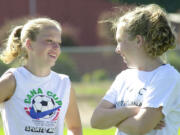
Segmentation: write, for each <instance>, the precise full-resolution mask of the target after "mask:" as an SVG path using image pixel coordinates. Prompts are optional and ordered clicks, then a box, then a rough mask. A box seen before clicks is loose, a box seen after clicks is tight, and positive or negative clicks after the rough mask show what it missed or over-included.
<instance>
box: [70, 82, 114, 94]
mask: <svg viewBox="0 0 180 135" xmlns="http://www.w3.org/2000/svg"><path fill="white" fill-rule="evenodd" d="M111 84H112V81H102V82H83V83H82V82H80V83H79V82H77V83H76V82H74V83H72V86H73V88H74V89H75V90H76V93H77V95H88V96H91V95H92V96H103V95H104V94H105V93H106V91H107V90H108V89H109V87H110V86H111Z"/></svg>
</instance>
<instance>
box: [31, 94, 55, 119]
mask: <svg viewBox="0 0 180 135" xmlns="http://www.w3.org/2000/svg"><path fill="white" fill-rule="evenodd" d="M32 106H33V108H34V110H35V112H37V113H39V112H44V111H48V110H52V109H54V108H55V102H54V100H53V99H52V98H50V97H48V96H45V95H38V96H36V97H35V98H34V99H33V100H32ZM52 116H54V112H52V113H50V114H49V115H46V116H44V117H43V118H45V119H48V118H50V117H52Z"/></svg>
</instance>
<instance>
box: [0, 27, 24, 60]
mask: <svg viewBox="0 0 180 135" xmlns="http://www.w3.org/2000/svg"><path fill="white" fill-rule="evenodd" d="M22 28H23V26H16V27H15V28H14V29H13V30H12V32H11V34H10V35H9V37H8V40H7V42H6V48H5V50H4V51H3V52H2V53H1V54H0V59H1V60H2V61H3V62H4V63H5V64H9V63H11V62H13V61H14V60H15V59H16V58H17V57H18V56H19V55H20V54H21V48H22V43H21V31H22Z"/></svg>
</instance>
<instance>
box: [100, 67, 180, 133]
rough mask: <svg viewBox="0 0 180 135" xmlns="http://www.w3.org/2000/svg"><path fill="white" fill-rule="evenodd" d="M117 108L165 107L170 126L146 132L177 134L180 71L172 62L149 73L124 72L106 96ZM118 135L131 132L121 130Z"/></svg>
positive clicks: (179, 110)
mask: <svg viewBox="0 0 180 135" xmlns="http://www.w3.org/2000/svg"><path fill="white" fill-rule="evenodd" d="M103 99H105V100H107V101H109V102H111V103H112V104H115V106H116V108H120V107H122V106H129V105H136V106H141V107H152V108H158V107H160V106H162V107H163V109H162V112H163V114H164V115H165V118H164V120H165V123H166V126H165V127H164V128H162V129H161V130H152V131H151V132H149V133H147V134H146V135H177V134H178V128H179V127H180V74H179V73H178V72H177V71H176V70H175V69H174V67H172V66H171V65H169V64H166V65H162V66H160V67H158V68H157V69H155V70H153V71H150V72H145V71H139V70H137V69H127V70H125V71H123V72H121V73H120V74H119V75H118V76H117V77H116V79H115V81H114V82H113V84H112V86H111V88H110V89H109V90H108V91H107V93H106V95H105V96H104V98H103ZM116 134H117V135H127V134H125V133H123V132H120V131H117V133H116Z"/></svg>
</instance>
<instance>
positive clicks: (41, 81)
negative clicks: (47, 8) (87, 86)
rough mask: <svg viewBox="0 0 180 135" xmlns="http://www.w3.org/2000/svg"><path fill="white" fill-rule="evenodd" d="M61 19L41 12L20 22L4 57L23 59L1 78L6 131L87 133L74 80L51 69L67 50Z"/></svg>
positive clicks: (9, 134) (45, 134)
mask: <svg viewBox="0 0 180 135" xmlns="http://www.w3.org/2000/svg"><path fill="white" fill-rule="evenodd" d="M61 34H62V29H61V26H60V24H59V23H58V22H57V21H55V20H52V19H50V18H35V19H32V20H29V21H27V23H25V24H24V25H23V26H17V27H15V28H14V29H13V30H12V32H11V34H10V35H9V38H8V40H7V43H6V47H5V49H4V50H3V51H2V53H1V55H0V59H1V60H2V61H3V62H4V63H5V64H9V63H13V62H16V61H18V63H19V67H17V68H10V69H9V70H7V71H6V72H5V73H4V74H3V75H2V76H1V78H0V93H1V94H0V103H2V108H1V115H2V119H3V126H4V131H5V134H6V135H63V128H64V121H66V123H67V128H68V132H69V133H70V134H72V135H82V127H81V121H80V116H79V111H78V107H77V103H76V99H75V92H74V90H73V89H72V87H71V81H70V79H69V77H68V76H67V75H65V74H60V73H56V72H54V71H52V70H51V68H52V67H53V66H54V65H55V62H56V60H57V59H58V57H59V55H60V54H61V50H60V45H61V42H62V41H61Z"/></svg>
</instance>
